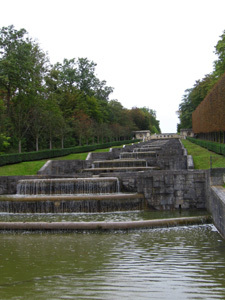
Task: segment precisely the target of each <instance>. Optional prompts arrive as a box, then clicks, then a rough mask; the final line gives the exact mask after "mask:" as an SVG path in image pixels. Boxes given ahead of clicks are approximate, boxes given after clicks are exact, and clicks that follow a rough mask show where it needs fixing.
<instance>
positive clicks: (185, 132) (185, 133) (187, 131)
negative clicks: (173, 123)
mask: <svg viewBox="0 0 225 300" xmlns="http://www.w3.org/2000/svg"><path fill="white" fill-rule="evenodd" d="M180 135H181V138H184V139H186V137H188V136H189V137H194V132H193V131H192V129H181V130H180Z"/></svg>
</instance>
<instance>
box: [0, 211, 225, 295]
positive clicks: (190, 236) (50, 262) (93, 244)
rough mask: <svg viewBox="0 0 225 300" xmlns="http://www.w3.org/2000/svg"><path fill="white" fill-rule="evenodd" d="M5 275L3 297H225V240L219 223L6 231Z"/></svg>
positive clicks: (0, 281)
mask: <svg viewBox="0 0 225 300" xmlns="http://www.w3.org/2000/svg"><path fill="white" fill-rule="evenodd" d="M134 213H135V212H134ZM81 215H82V214H81ZM115 215H117V217H115V218H117V220H118V218H119V217H118V215H119V216H120V218H124V217H125V215H126V214H115ZM170 216H171V215H170ZM5 217H6V216H5V215H4V214H3V215H0V220H1V221H2V220H3V219H4V218H5ZM7 217H8V218H10V216H7ZM17 217H18V216H17ZM23 217H24V216H22V215H21V216H20V218H21V219H22V218H23ZM26 217H27V216H26ZM33 217H35V216H33ZM38 217H40V216H36V218H38ZM42 217H43V216H42ZM58 217H59V216H58ZM62 217H63V216H62ZM62 217H61V218H62ZM64 217H65V216H64ZM13 218H14V219H15V218H16V217H15V216H13V215H11V219H13ZM135 218H140V214H139V217H138V212H136V217H135ZM17 220H18V219H17ZM32 220H33V219H32ZM92 220H93V219H92ZM0 275H1V276H0V299H1V300H7V299H15V300H19V299H23V300H26V299H29V300H31V299H32V300H33V299H34V300H42V299H45V300H57V299H102V300H103V299H106V300H109V299H110V300H114V299H115V300H120V299H129V300H131V299H134V300H137V299H140V300H141V299H179V300H180V299H182V300H184V299H225V241H224V240H223V239H222V238H221V237H220V235H219V233H218V232H217V230H216V229H215V227H214V226H213V225H201V226H189V227H176V228H167V229H150V230H142V231H138V230H134V231H128V232H125V231H117V232H116V231H115V232H110V233H104V232H95V233H88V232H86V233H56V234H53V233H23V234H21V233H19V234H15V233H14V234H13V233H0Z"/></svg>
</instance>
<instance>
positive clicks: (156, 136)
mask: <svg viewBox="0 0 225 300" xmlns="http://www.w3.org/2000/svg"><path fill="white" fill-rule="evenodd" d="M180 138H181V136H180V135H179V134H178V133H159V134H156V133H155V134H153V135H151V139H180Z"/></svg>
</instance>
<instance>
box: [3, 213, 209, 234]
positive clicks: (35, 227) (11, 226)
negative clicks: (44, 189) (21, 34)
mask: <svg viewBox="0 0 225 300" xmlns="http://www.w3.org/2000/svg"><path fill="white" fill-rule="evenodd" d="M211 222H212V219H211V217H210V216H197V217H185V218H171V219H155V220H147V221H133V222H132V221H128V222H52V223H49V222H0V231H11V230H13V231H21V230H22V231H79V230H83V231H84V230H128V229H146V228H160V227H161V228H163V227H176V226H187V225H199V224H207V223H211Z"/></svg>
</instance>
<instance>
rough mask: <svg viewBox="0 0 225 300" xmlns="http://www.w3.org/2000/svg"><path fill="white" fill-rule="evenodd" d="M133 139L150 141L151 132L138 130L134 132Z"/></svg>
mask: <svg viewBox="0 0 225 300" xmlns="http://www.w3.org/2000/svg"><path fill="white" fill-rule="evenodd" d="M134 135H135V139H139V140H142V141H143V142H144V141H149V140H150V139H151V132H150V130H140V131H134Z"/></svg>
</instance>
